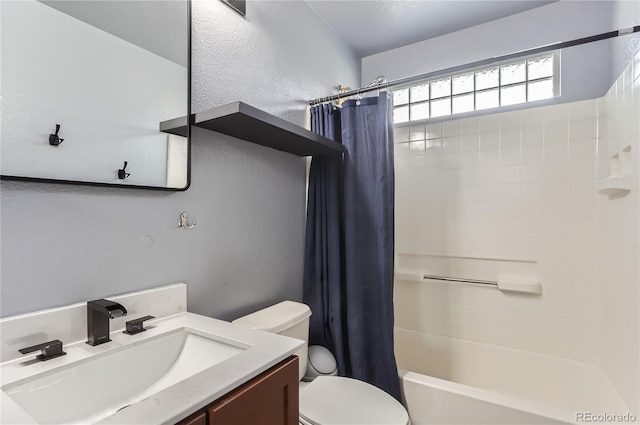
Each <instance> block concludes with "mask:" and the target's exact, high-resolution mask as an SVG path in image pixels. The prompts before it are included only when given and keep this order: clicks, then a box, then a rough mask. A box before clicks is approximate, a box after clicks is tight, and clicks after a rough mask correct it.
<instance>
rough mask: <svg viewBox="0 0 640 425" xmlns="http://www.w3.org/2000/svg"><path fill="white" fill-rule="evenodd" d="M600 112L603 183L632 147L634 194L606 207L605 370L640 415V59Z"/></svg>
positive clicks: (600, 173)
mask: <svg viewBox="0 0 640 425" xmlns="http://www.w3.org/2000/svg"><path fill="white" fill-rule="evenodd" d="M600 108H601V109H602V110H603V112H604V113H605V114H606V119H605V122H606V125H605V126H604V127H603V128H602V129H600V132H601V136H602V137H600V138H599V140H600V141H601V143H600V144H599V145H598V159H599V162H598V177H601V178H603V177H607V176H608V175H609V173H610V172H611V169H610V168H611V167H610V158H611V155H614V154H615V153H616V152H618V151H619V150H620V149H623V148H625V147H627V146H630V147H631V156H632V164H633V165H632V176H633V179H632V182H633V183H632V190H631V192H630V193H629V194H628V195H626V196H623V197H618V198H615V199H610V200H608V201H606V202H604V203H603V208H602V226H603V234H602V236H603V252H602V253H603V255H602V258H603V271H604V273H603V284H602V294H601V297H602V300H603V304H604V306H603V320H602V328H601V332H602V339H603V345H602V346H603V353H602V354H603V364H604V368H605V371H606V372H607V374H608V375H609V377H610V378H611V380H612V381H613V382H614V384H615V385H616V388H617V389H618V391H619V393H620V395H621V396H622V397H623V399H624V400H625V401H626V403H627V405H628V406H629V407H630V409H631V410H632V411H633V412H634V413H636V414H637V413H638V412H640V389H639V386H640V366H639V363H640V348H639V346H640V342H639V340H640V338H639V336H638V335H639V330H638V328H639V326H640V283H639V282H640V225H639V224H640V221H639V220H640V197H639V196H638V186H639V183H640V53H639V54H638V55H637V56H636V57H635V60H634V61H633V62H632V63H630V64H629V65H628V66H627V68H626V69H625V71H624V72H623V73H622V75H620V77H619V78H618V80H617V81H616V82H615V83H614V85H613V86H612V87H611V89H610V90H609V92H608V93H607V95H606V96H605V97H603V98H602V99H600Z"/></svg>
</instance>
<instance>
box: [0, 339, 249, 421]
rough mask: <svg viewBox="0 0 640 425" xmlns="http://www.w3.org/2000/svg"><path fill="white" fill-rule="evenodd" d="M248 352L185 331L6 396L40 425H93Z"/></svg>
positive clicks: (31, 381) (13, 388)
mask: <svg viewBox="0 0 640 425" xmlns="http://www.w3.org/2000/svg"><path fill="white" fill-rule="evenodd" d="M250 347H251V345H250V344H244V343H242V342H239V341H235V340H231V339H227V338H222V337H218V336H216V335H213V334H208V333H206V332H202V331H200V330H196V329H192V328H188V327H183V328H180V329H174V330H172V331H170V332H167V333H164V334H161V335H158V336H155V337H152V338H147V339H145V340H142V341H139V342H136V343H134V344H129V345H125V346H122V347H119V348H115V349H113V350H110V351H108V352H104V353H101V354H97V355H94V356H91V357H88V358H86V359H82V360H78V361H76V362H72V363H69V364H65V365H63V366H60V367H58V368H55V369H52V370H48V371H46V372H42V373H39V374H36V375H32V376H29V377H27V378H25V379H21V380H19V381H16V382H12V383H10V384H7V385H4V386H2V391H3V392H5V393H6V394H7V395H8V396H9V397H10V398H11V399H12V400H13V401H15V403H17V404H18V405H19V406H20V407H21V408H22V409H23V410H24V411H25V412H26V413H28V414H29V415H30V416H31V417H32V418H33V419H35V420H36V421H37V422H38V423H41V424H47V423H57V424H72V423H94V422H97V421H99V420H101V419H103V418H105V417H107V416H109V415H112V414H114V413H115V412H117V411H118V410H121V409H123V408H125V407H127V406H128V405H130V404H133V403H137V402H138V401H140V400H143V399H145V398H147V397H149V396H150V395H152V394H155V393H158V392H159V391H162V390H163V389H165V388H168V387H170V386H172V385H174V384H176V383H177V382H180V381H183V380H185V379H187V378H189V377H191V376H193V375H195V374H197V373H200V372H202V371H204V370H205V369H208V368H210V367H211V366H214V365H216V364H219V363H221V362H223V361H225V360H228V359H230V358H232V357H234V356H236V355H237V354H239V353H241V352H243V351H245V350H246V349H248V348H250ZM63 357H67V356H63Z"/></svg>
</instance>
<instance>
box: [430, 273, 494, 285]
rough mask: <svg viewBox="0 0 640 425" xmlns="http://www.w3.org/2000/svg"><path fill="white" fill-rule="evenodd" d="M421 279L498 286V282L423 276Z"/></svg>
mask: <svg viewBox="0 0 640 425" xmlns="http://www.w3.org/2000/svg"><path fill="white" fill-rule="evenodd" d="M423 278H424V279H431V280H442V281H445V282H462V283H473V284H476V285H491V286H498V281H496V280H480V279H464V278H459V277H447V276H434V275H424V277H423Z"/></svg>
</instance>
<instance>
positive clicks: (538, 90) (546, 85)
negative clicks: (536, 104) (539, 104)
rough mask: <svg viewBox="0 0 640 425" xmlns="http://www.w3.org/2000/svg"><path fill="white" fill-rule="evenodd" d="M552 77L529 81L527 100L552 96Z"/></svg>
mask: <svg viewBox="0 0 640 425" xmlns="http://www.w3.org/2000/svg"><path fill="white" fill-rule="evenodd" d="M553 94H554V93H553V78H549V79H548V80H542V81H535V82H533V83H529V99H528V101H529V102H532V101H534V100H541V99H551V98H552V97H553Z"/></svg>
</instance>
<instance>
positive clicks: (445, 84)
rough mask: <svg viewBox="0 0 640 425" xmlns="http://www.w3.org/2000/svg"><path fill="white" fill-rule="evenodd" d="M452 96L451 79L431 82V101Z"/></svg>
mask: <svg viewBox="0 0 640 425" xmlns="http://www.w3.org/2000/svg"><path fill="white" fill-rule="evenodd" d="M443 96H451V78H447V79H444V80H436V81H432V82H431V99H435V98H437V97H443Z"/></svg>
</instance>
